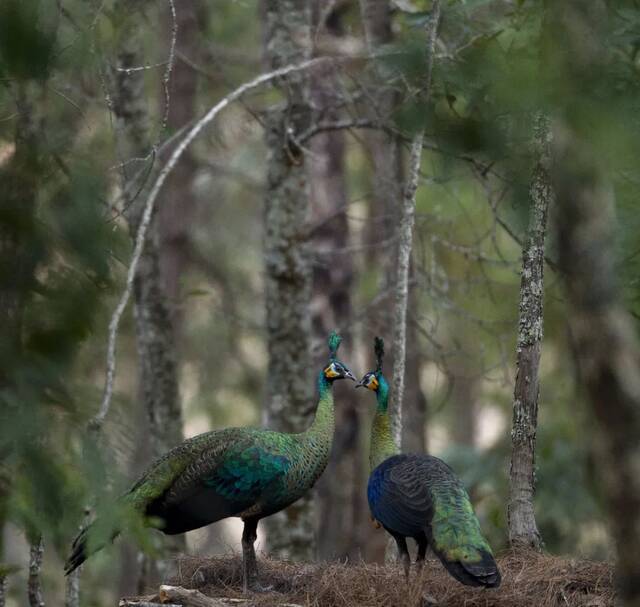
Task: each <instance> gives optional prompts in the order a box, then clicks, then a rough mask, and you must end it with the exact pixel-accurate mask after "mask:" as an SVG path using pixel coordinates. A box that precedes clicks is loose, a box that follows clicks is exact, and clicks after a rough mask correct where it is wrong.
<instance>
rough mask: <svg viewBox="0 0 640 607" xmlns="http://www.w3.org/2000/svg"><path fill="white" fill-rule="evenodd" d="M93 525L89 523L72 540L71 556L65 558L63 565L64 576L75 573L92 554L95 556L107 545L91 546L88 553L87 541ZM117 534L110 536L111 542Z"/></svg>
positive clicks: (102, 543) (117, 532)
mask: <svg viewBox="0 0 640 607" xmlns="http://www.w3.org/2000/svg"><path fill="white" fill-rule="evenodd" d="M93 525H94V523H91V524H90V525H88V526H87V527H85V528H84V529H83V530H82V531H80V533H78V535H77V536H76V539H75V540H73V543H72V544H71V554H70V555H69V558H67V562H66V563H65V565H64V574H65V575H69V574H70V573H72V572H73V571H75V570H76V569H77V568H78V567H80V565H82V563H84V562H85V561H86V560H87V558H89V557H90V556H91V555H92V554H95V553H96V552H98V551H99V550H102V549H103V548H104V547H105V546H106V545H107V543H106V542H101V543H99V544H97V545H92V546H91V550H90V551H89V548H88V541H87V539H88V534H89V532H90V529H91V528H92V527H93ZM119 533H120V532H119V531H116V532H114V533H113V535H112V536H111V540H112V541H113V540H114V539H115V538H116V537H117V536H118V535H119Z"/></svg>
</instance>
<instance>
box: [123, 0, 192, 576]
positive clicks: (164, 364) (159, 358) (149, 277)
mask: <svg viewBox="0 0 640 607" xmlns="http://www.w3.org/2000/svg"><path fill="white" fill-rule="evenodd" d="M121 4H122V11H123V14H124V15H126V17H125V20H124V22H123V26H122V27H123V36H122V38H121V40H122V42H121V47H120V49H119V54H118V68H120V69H119V70H118V71H116V72H115V74H114V82H115V92H114V113H115V115H116V117H117V124H118V131H119V137H120V141H119V143H120V149H121V154H122V155H123V160H125V161H126V160H127V159H128V158H140V157H145V156H147V155H148V154H149V152H150V151H151V148H152V146H153V143H154V142H153V140H152V137H151V131H152V127H151V124H150V118H149V115H148V110H147V97H146V95H145V90H144V71H131V72H126V71H122V70H126V69H127V68H132V67H138V66H141V65H144V64H145V60H144V56H143V54H142V44H143V40H142V37H143V35H144V29H143V28H142V27H141V23H143V22H144V21H142V18H141V15H142V12H141V11H143V10H144V8H145V7H144V6H141V10H140V12H139V11H132V10H131V8H130V6H129V4H130V3H128V2H126V1H125V0H121ZM167 52H168V51H167ZM132 166H133V167H134V168H133V169H132V168H129V167H128V165H126V164H125V165H124V167H123V169H122V170H123V174H122V178H123V182H122V188H123V191H125V192H127V195H126V196H125V200H124V205H125V208H126V212H125V217H126V219H127V222H128V224H129V231H130V233H131V237H132V239H135V236H136V233H137V230H138V227H139V224H140V221H141V218H142V212H143V203H144V200H145V196H144V192H146V188H144V187H143V188H142V191H140V192H139V189H140V188H139V185H138V184H137V183H133V181H132V175H134V174H135V173H136V172H137V171H138V170H139V168H140V166H139V164H135V163H134V164H133V165H132ZM136 194H137V197H136ZM133 295H134V304H135V307H134V316H135V328H136V344H137V351H138V365H139V390H140V396H141V399H142V405H143V407H144V410H145V411H146V414H147V418H148V423H149V428H148V435H149V443H150V455H151V458H152V459H156V458H158V457H161V456H162V455H164V454H165V453H166V452H167V451H168V450H169V449H171V447H173V446H175V445H176V444H178V443H179V442H180V441H181V440H182V438H183V434H182V411H181V407H180V398H179V392H178V371H177V362H176V352H175V341H174V334H173V328H172V319H171V314H170V312H169V307H168V302H167V298H166V294H165V291H164V285H163V282H162V276H161V272H160V252H159V242H158V229H157V222H156V218H154V219H153V220H152V224H151V226H150V229H149V232H148V234H147V239H146V242H145V246H144V250H143V253H142V256H141V258H140V262H139V265H138V271H137V274H136V277H135V280H134V287H133ZM164 545H165V548H169V546H170V549H171V551H172V552H173V551H181V552H183V551H184V549H185V541H184V536H182V535H181V536H176V537H172V538H170V539H169V540H168V541H165V543H164ZM165 569H166V563H164V562H163V561H157V562H156V563H154V562H153V561H152V560H150V559H145V560H144V563H143V573H142V578H141V580H140V583H139V585H142V586H144V584H147V583H152V582H154V581H156V580H154V579H153V578H156V579H157V578H160V577H162V576H163V575H164V574H165V571H164V570H165Z"/></svg>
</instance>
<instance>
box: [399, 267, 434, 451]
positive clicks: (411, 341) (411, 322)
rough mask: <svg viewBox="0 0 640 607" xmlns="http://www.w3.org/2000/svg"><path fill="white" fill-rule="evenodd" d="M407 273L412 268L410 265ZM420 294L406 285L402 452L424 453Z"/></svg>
mask: <svg viewBox="0 0 640 607" xmlns="http://www.w3.org/2000/svg"><path fill="white" fill-rule="evenodd" d="M409 273H410V275H412V274H413V273H414V269H413V268H410V270H409ZM418 309H419V293H418V289H417V287H416V286H415V285H411V284H410V285H409V302H408V310H407V317H408V320H407V364H406V370H405V374H406V376H407V385H406V387H405V399H404V414H405V419H406V423H405V424H404V427H403V429H402V451H403V452H405V453H424V452H425V451H426V450H427V437H426V434H425V432H426V427H427V415H428V406H427V398H426V396H425V394H424V392H423V391H422V388H421V387H420V375H421V367H422V360H423V358H422V351H421V349H420V342H419V337H418V320H417V319H418V316H419V313H418Z"/></svg>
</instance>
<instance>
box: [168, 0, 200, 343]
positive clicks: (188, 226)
mask: <svg viewBox="0 0 640 607" xmlns="http://www.w3.org/2000/svg"><path fill="white" fill-rule="evenodd" d="M201 9H202V4H201V2H200V0H182V1H181V2H180V4H179V5H178V6H177V7H176V20H177V26H178V38H177V42H176V52H177V54H178V58H177V59H176V64H175V65H174V67H173V71H172V75H171V103H170V105H169V114H168V117H167V126H168V128H169V131H170V132H172V133H173V132H176V131H177V130H178V129H180V128H181V127H183V126H184V125H186V124H187V123H188V122H189V121H190V120H192V119H193V118H194V115H195V110H196V93H197V85H198V74H197V72H196V71H195V70H194V69H193V68H191V67H190V66H188V65H187V64H186V63H185V62H184V61H182V60H180V57H182V56H184V57H186V58H188V59H189V60H191V61H194V62H196V63H198V59H199V57H198V55H199V45H198V42H199V40H198V34H199V33H200V28H199V25H198V14H199V12H200V11H201ZM172 27H173V17H172V14H171V11H170V10H169V9H168V8H167V10H166V11H165V30H166V31H167V35H170V33H171V30H172ZM196 170H197V162H196V159H195V157H194V154H193V152H192V151H191V148H189V149H187V150H186V151H185V153H184V155H183V156H182V159H181V160H180V163H179V164H178V165H177V166H176V168H175V169H174V171H173V173H172V174H171V175H170V176H169V177H168V178H167V181H166V183H165V186H164V188H163V190H162V192H161V193H160V195H159V199H158V230H159V237H160V249H159V251H160V271H161V275H162V280H163V284H164V287H165V293H166V297H167V301H168V305H169V311H170V313H171V319H172V325H173V331H174V337H175V342H176V343H177V344H180V343H181V337H182V331H181V327H182V308H181V299H182V298H181V280H182V278H183V276H184V272H185V269H186V267H187V265H188V260H189V258H190V257H191V254H190V251H191V247H192V241H191V231H192V229H193V221H194V216H195V212H196V197H195V194H194V191H193V187H194V180H195V174H196Z"/></svg>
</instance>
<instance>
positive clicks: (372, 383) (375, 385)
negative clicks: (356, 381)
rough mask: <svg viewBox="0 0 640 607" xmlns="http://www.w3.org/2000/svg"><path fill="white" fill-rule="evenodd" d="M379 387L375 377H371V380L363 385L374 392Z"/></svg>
mask: <svg viewBox="0 0 640 607" xmlns="http://www.w3.org/2000/svg"><path fill="white" fill-rule="evenodd" d="M379 385H380V384H379V383H378V380H377V378H376V376H375V375H372V376H371V378H370V379H369V382H368V383H367V384H366V385H365V388H368V389H369V390H373V391H376V390H377V389H378V386H379Z"/></svg>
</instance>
